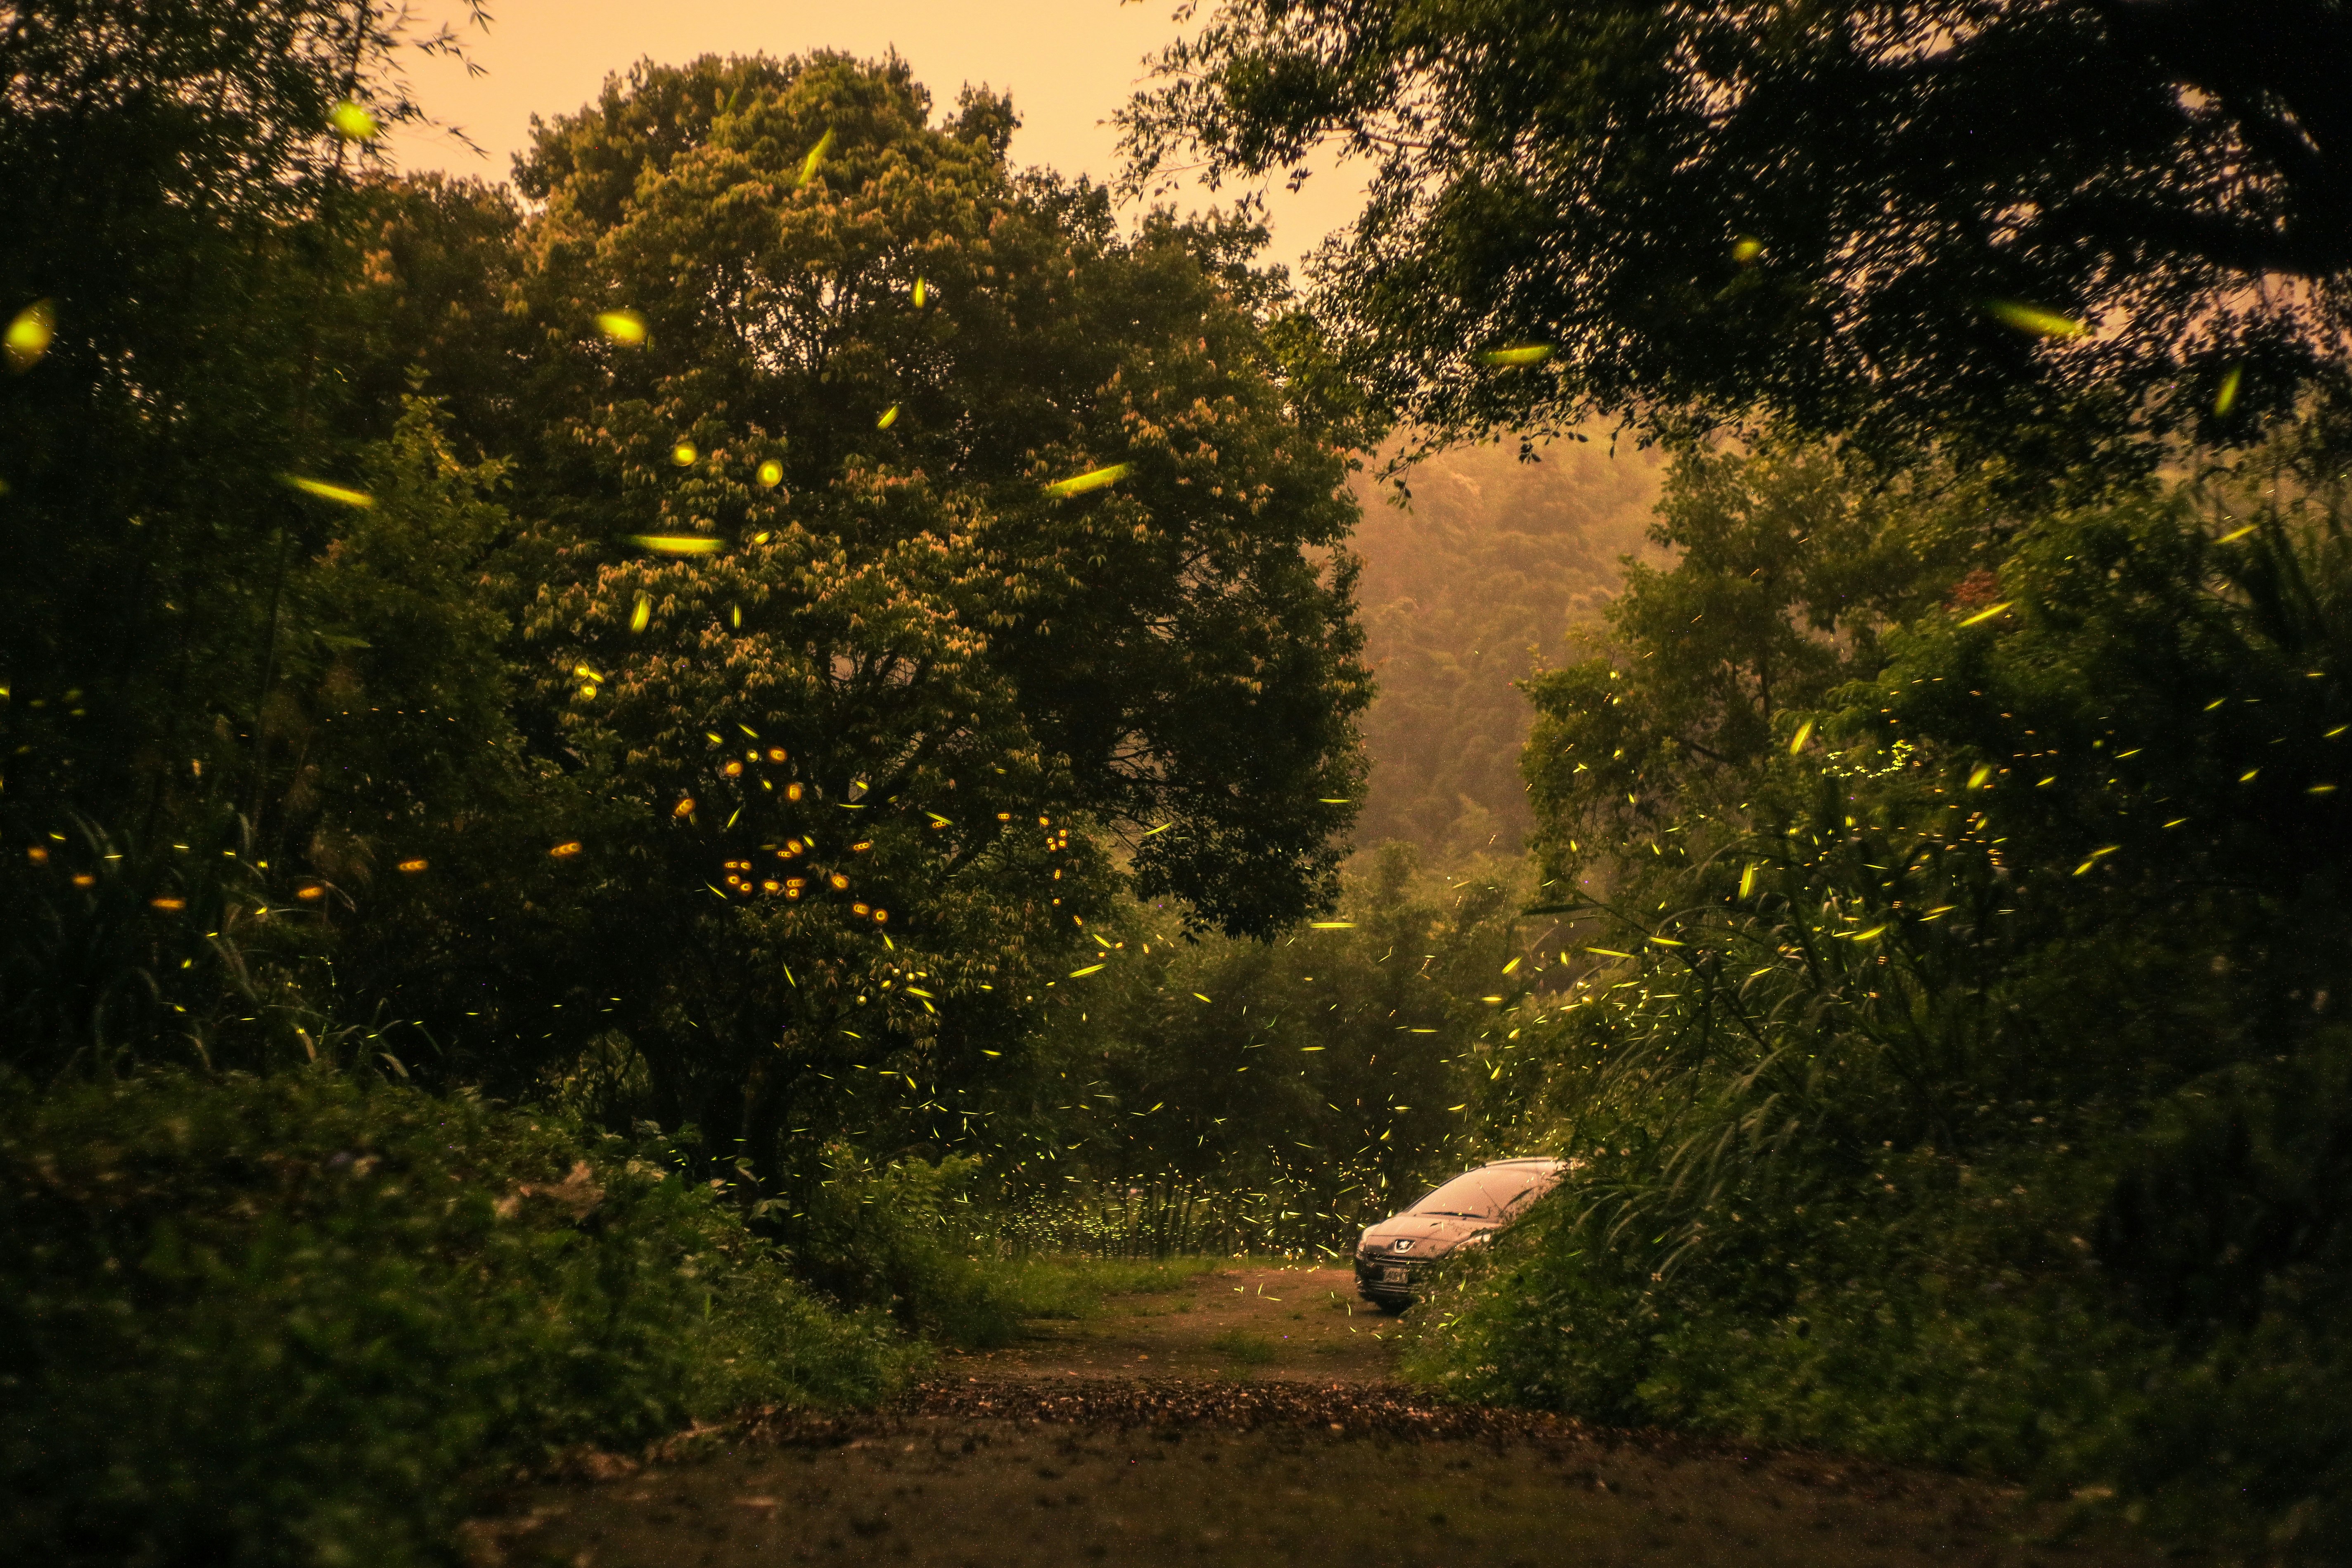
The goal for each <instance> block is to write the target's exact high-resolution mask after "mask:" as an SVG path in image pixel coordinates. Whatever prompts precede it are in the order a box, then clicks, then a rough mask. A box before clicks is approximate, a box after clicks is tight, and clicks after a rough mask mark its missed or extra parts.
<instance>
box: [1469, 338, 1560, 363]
mask: <svg viewBox="0 0 2352 1568" xmlns="http://www.w3.org/2000/svg"><path fill="white" fill-rule="evenodd" d="M1556 352H1557V351H1556V350H1554V349H1553V347H1552V346H1551V344H1549V343H1525V344H1522V345H1520V346H1519V347H1517V348H1507V349H1488V350H1487V351H1486V353H1483V354H1480V355H1479V356H1478V357H1479V359H1480V360H1482V361H1484V362H1485V363H1487V364H1490V365H1495V366H1496V367H1498V368H1499V367H1503V366H1508V365H1515V364H1541V363H1543V362H1544V361H1546V360H1548V359H1549V358H1551V356H1552V355H1553V353H1556Z"/></svg>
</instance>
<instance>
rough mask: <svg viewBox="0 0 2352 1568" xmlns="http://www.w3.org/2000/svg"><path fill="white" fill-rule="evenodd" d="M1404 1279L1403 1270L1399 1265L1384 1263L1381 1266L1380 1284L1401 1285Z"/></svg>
mask: <svg viewBox="0 0 2352 1568" xmlns="http://www.w3.org/2000/svg"><path fill="white" fill-rule="evenodd" d="M1406 1278H1407V1276H1406V1274H1405V1271H1404V1268H1402V1266H1401V1265H1399V1264H1394V1263H1384V1264H1382V1265H1381V1284H1383V1285H1402V1284H1403V1283H1404V1282H1405V1279H1406Z"/></svg>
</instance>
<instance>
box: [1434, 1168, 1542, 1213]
mask: <svg viewBox="0 0 2352 1568" xmlns="http://www.w3.org/2000/svg"><path fill="white" fill-rule="evenodd" d="M1558 1180H1559V1177H1557V1176H1555V1175H1553V1174H1552V1173H1550V1172H1549V1171H1540V1170H1528V1169H1526V1168H1524V1167H1522V1168H1520V1169H1517V1170H1499V1171H1496V1170H1489V1171H1467V1172H1465V1173H1463V1174H1461V1175H1458V1176H1456V1177H1454V1179H1453V1180H1452V1181H1450V1182H1448V1183H1446V1184H1444V1186H1442V1187H1439V1188H1438V1189H1437V1190H1436V1191H1435V1192H1433V1193H1432V1194H1429V1195H1428V1196H1427V1197H1425V1198H1423V1199H1422V1200H1421V1201H1420V1202H1419V1203H1417V1204H1415V1205H1412V1208H1411V1209H1410V1210H1408V1211H1407V1212H1408V1213H1411V1214H1444V1215H1463V1216H1464V1217H1465V1218H1469V1219H1507V1218H1508V1217H1510V1216H1511V1215H1514V1214H1517V1212H1518V1211H1519V1210H1520V1209H1522V1208H1524V1207H1526V1206H1527V1205H1528V1204H1530V1203H1532V1202H1534V1201H1535V1200H1536V1199H1537V1198H1538V1197H1541V1196H1542V1195H1543V1194H1545V1193H1546V1192H1548V1191H1549V1190H1550V1189H1551V1186H1552V1184H1554V1183H1555V1182H1557V1181H1558Z"/></svg>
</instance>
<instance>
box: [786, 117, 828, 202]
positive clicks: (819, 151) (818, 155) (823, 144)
mask: <svg viewBox="0 0 2352 1568" xmlns="http://www.w3.org/2000/svg"><path fill="white" fill-rule="evenodd" d="M832 151H833V128H832V127H831V126H827V127H826V128H825V132H824V135H822V136H820V137H818V138H817V139H816V145H815V146H814V147H812V148H810V149H809V150H808V156H807V157H805V158H803V159H802V160H801V175H800V178H799V179H797V180H794V181H793V189H794V190H799V189H800V188H801V187H802V186H803V185H805V184H808V183H809V182H810V181H811V180H814V179H815V178H816V171H817V167H818V165H819V164H821V163H824V155H825V154H826V153H830V152H832Z"/></svg>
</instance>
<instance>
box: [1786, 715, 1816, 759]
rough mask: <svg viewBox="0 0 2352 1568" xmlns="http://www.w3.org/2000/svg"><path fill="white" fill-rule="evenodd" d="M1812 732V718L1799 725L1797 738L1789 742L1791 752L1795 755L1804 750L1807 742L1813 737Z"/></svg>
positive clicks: (1791, 754)
mask: <svg viewBox="0 0 2352 1568" xmlns="http://www.w3.org/2000/svg"><path fill="white" fill-rule="evenodd" d="M1812 734H1813V721H1811V719H1808V720H1806V721H1804V722H1803V723H1801V724H1800V725H1798V726H1797V734H1796V738H1795V739H1794V740H1792V741H1790V742H1789V754H1790V756H1792V757H1793V756H1795V755H1796V754H1797V753H1798V752H1801V751H1803V750H1804V749H1805V742H1807V741H1809V740H1811V739H1812Z"/></svg>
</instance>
